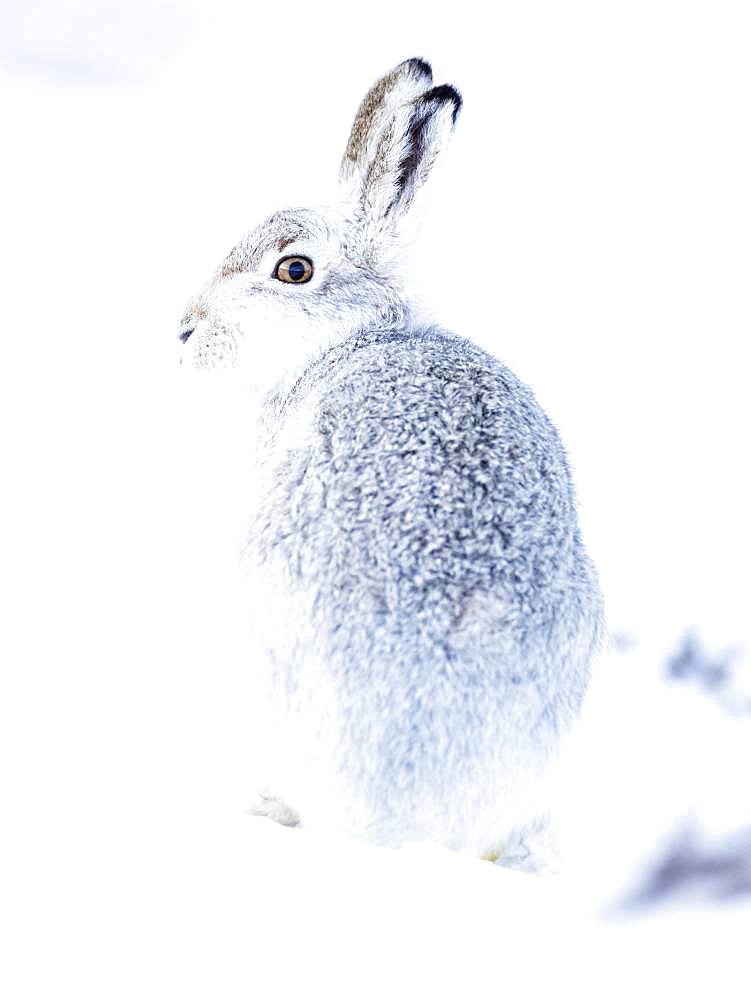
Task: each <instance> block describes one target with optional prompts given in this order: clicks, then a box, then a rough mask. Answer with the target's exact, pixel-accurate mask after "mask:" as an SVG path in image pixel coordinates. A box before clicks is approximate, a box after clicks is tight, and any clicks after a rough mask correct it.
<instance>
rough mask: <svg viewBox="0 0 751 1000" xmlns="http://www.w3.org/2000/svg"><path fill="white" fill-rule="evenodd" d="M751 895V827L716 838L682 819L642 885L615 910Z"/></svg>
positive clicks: (748, 896)
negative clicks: (704, 833)
mask: <svg viewBox="0 0 751 1000" xmlns="http://www.w3.org/2000/svg"><path fill="white" fill-rule="evenodd" d="M741 897H746V898H749V899H751V826H748V827H744V828H742V829H740V830H736V831H734V832H732V833H729V834H726V835H725V836H723V837H720V838H709V837H707V836H703V835H702V834H701V833H700V832H699V830H698V829H697V828H696V826H695V825H691V824H686V825H684V826H683V827H681V828H680V829H679V830H678V831H677V832H676V834H675V835H674V836H673V837H672V838H671V841H670V843H669V844H668V846H667V848H666V849H665V850H664V851H663V853H662V855H661V856H660V857H659V858H658V860H657V861H656V862H654V863H653V865H652V866H651V869H650V871H649V872H648V874H647V875H646V876H645V878H644V879H643V880H642V883H641V885H640V886H639V887H638V888H637V889H636V890H634V891H633V892H632V893H630V894H629V895H628V896H627V897H626V899H625V900H624V901H623V903H622V904H621V906H620V907H619V910H620V911H621V912H623V911H624V910H634V909H643V908H644V907H647V906H652V905H654V904H657V903H664V902H679V901H680V902H692V901H695V902H714V903H717V902H725V901H730V900H736V899H739V898H741Z"/></svg>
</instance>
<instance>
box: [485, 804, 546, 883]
mask: <svg viewBox="0 0 751 1000" xmlns="http://www.w3.org/2000/svg"><path fill="white" fill-rule="evenodd" d="M483 860H484V861H492V862H493V863H494V864H497V865H500V866H502V867H503V868H514V869H516V870H517V871H522V872H531V873H532V874H534V875H555V874H557V872H558V871H559V870H560V856H559V853H558V844H557V841H556V837H555V833H554V831H553V825H552V823H551V820H550V816H549V814H548V813H542V814H541V815H539V816H537V817H535V819H533V820H531V821H530V822H529V823H525V824H524V825H523V826H518V827H514V829H513V830H511V832H510V833H509V834H508V836H506V837H504V838H503V840H502V841H500V842H499V844H498V846H497V848H495V849H494V850H491V851H488V852H487V853H486V854H484V855H483Z"/></svg>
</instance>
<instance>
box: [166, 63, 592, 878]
mask: <svg viewBox="0 0 751 1000" xmlns="http://www.w3.org/2000/svg"><path fill="white" fill-rule="evenodd" d="M460 107H461V98H460V97H459V95H458V93H457V92H456V91H455V90H454V89H453V88H452V87H448V86H441V87H433V86H432V77H431V72H430V67H429V66H428V65H427V63H425V62H423V61H422V60H418V59H412V60H408V61H407V62H405V63H402V64H400V66H397V67H396V68H395V69H394V70H392V72H391V73H389V74H387V75H386V76H385V77H384V78H383V79H382V80H380V81H378V83H377V84H376V85H375V86H374V87H373V88H371V90H370V91H369V92H368V94H367V95H366V97H365V99H364V100H363V102H362V104H361V106H360V109H359V111H358V113H357V116H356V119H355V123H354V125H353V129H352V134H351V136H350V140H349V142H348V145H347V150H346V152H345V156H344V160H343V163H342V168H341V174H340V179H341V193H340V196H339V198H338V201H337V202H336V203H335V204H334V205H333V206H327V207H324V208H319V209H315V210H312V209H306V210H300V209H297V210H290V211H285V212H278V213H276V214H274V215H272V216H271V217H270V218H269V219H267V220H266V221H265V222H264V223H262V224H261V225H260V226H259V227H258V228H257V229H256V230H254V231H253V232H252V233H251V234H250V235H249V236H248V237H246V239H245V240H243V241H242V242H241V243H240V244H239V245H238V246H237V247H236V248H235V249H234V250H233V251H232V253H231V254H230V255H229V256H228V257H227V258H226V260H225V261H224V263H223V264H222V266H221V267H220V269H219V270H218V272H217V274H216V275H215V276H214V278H213V279H212V280H211V281H210V282H209V283H208V285H207V286H206V288H205V289H204V290H203V292H202V293H200V295H198V296H197V297H196V298H195V299H194V300H193V301H192V302H191V304H190V306H189V308H188V310H187V312H186V314H185V316H184V318H183V329H182V339H183V340H184V342H185V352H186V357H187V359H188V360H189V361H190V362H191V363H192V364H193V366H194V367H197V368H213V367H217V366H228V365H229V366H236V367H239V368H241V369H243V371H244V372H245V373H246V374H247V376H248V379H249V381H250V382H251V383H252V384H253V390H254V392H255V394H256V396H257V398H258V400H259V406H260V411H259V412H260V418H259V422H258V427H257V429H256V431H255V443H256V450H255V459H254V461H255V468H254V496H253V501H252V510H251V511H249V520H248V531H247V539H246V543H245V545H244V548H243V553H242V559H243V567H244V571H245V575H246V579H247V581H248V585H249V593H252V595H253V597H252V600H251V599H249V600H248V616H249V621H250V623H251V626H252V632H253V636H254V641H255V645H256V649H257V656H256V661H255V662H254V663H252V664H249V669H252V670H253V671H254V672H255V673H256V675H257V677H258V679H259V681H260V686H261V688H262V689H263V690H264V693H265V694H264V696H265V697H266V698H267V699H268V702H267V703H268V711H269V713H273V718H274V724H273V726H271V727H270V730H271V732H272V733H273V738H274V744H273V746H271V745H270V746H269V749H268V754H267V760H268V768H269V773H268V787H267V788H265V789H263V790H259V791H261V792H262V794H261V798H260V799H259V802H258V804H257V806H256V810H257V811H259V812H263V813H265V814H267V815H270V816H272V817H273V818H275V819H277V820H279V821H280V822H284V823H289V824H292V823H296V822H298V821H301V822H302V823H303V824H306V825H310V826H312V827H318V828H328V829H336V830H339V831H342V832H346V833H349V834H353V835H358V836H363V837H368V838H370V839H373V840H376V841H378V842H382V843H389V844H398V843H401V842H404V841H406V840H410V839H429V840H435V841H437V842H439V843H443V844H446V845H448V846H450V847H453V848H457V849H469V850H472V851H474V852H476V853H477V854H479V855H484V856H490V857H493V858H500V860H501V861H502V862H504V863H507V864H517V865H519V866H520V867H543V866H544V865H545V864H546V863H547V860H546V858H545V857H544V855H545V854H546V851H547V848H546V847H541V846H538V845H541V844H543V842H544V841H545V840H546V836H547V832H546V827H545V818H544V817H545V779H546V775H547V773H548V769H549V765H550V764H551V762H552V760H553V758H554V756H555V752H556V749H557V747H558V745H559V741H560V738H561V736H562V735H563V734H564V733H565V732H566V730H568V729H569V727H570V726H571V724H572V723H573V722H574V720H575V719H576V716H577V714H578V712H579V708H580V705H581V702H582V698H583V697H584V694H585V690H586V687H587V683H588V678H589V672H590V664H591V661H592V657H593V654H594V651H595V649H596V647H597V645H598V642H599V640H600V636H601V633H602V608H601V598H600V593H599V589H598V585H597V580H596V575H595V572H594V569H593V567H592V564H591V562H590V560H589V559H588V557H587V555H586V552H585V549H584V546H583V544H582V540H581V537H580V533H579V528H578V525H577V514H576V504H575V498H574V490H573V486H572V482H571V476H570V472H569V468H568V464H567V461H566V456H565V453H564V450H563V447H562V445H561V443H560V440H559V437H558V434H557V433H556V430H555V428H554V427H553V425H552V424H551V422H550V420H549V419H548V418H547V416H546V415H545V414H544V413H543V412H542V410H541V409H540V407H539V406H538V404H537V403H536V401H535V399H534V397H533V395H532V393H531V391H530V390H529V389H528V388H527V387H526V386H524V385H523V384H522V383H521V382H519V380H518V379H517V378H516V377H515V376H514V375H513V374H512V373H511V372H510V371H509V370H508V369H507V368H505V367H504V366H503V365H502V364H501V363H500V362H499V361H497V360H496V359H494V358H493V357H491V356H490V355H488V354H487V353H486V352H484V351H482V350H481V349H479V348H478V347H476V346H475V345H474V344H472V343H471V342H469V341H467V340H465V339H462V338H461V337H459V336H457V335H455V334H454V333H451V332H449V331H447V330H444V329H442V328H440V327H438V326H431V325H423V324H419V323H418V322H417V321H416V320H415V319H413V316H414V310H413V308H412V306H411V304H410V297H409V294H408V291H407V282H406V281H405V279H404V276H403V273H402V268H403V262H404V259H405V249H406V246H407V243H408V241H409V238H410V235H411V232H412V230H413V224H414V219H415V218H416V215H417V211H418V208H417V207H416V206H417V204H418V203H419V202H420V201H421V194H422V189H423V186H424V184H425V182H426V180H427V179H428V177H429V175H430V172H431V170H432V168H433V165H434V163H435V162H436V160H437V158H438V157H439V155H440V153H441V152H442V150H443V148H444V147H445V145H446V143H447V142H448V140H449V137H450V134H451V132H452V129H453V126H454V123H455V120H456V117H457V114H458V112H459V109H460ZM288 256H301V257H305V258H308V259H309V260H311V261H312V262H313V267H314V272H313V277H312V278H311V280H310V281H308V282H306V283H304V284H300V285H294V284H288V283H284V282H282V281H280V280H278V278H277V277H275V274H276V264H277V262H278V261H279V259H282V258H284V257H288ZM488 320H489V322H493V321H494V318H493V317H492V316H489V317H488Z"/></svg>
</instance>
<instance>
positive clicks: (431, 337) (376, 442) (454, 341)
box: [300, 327, 567, 485]
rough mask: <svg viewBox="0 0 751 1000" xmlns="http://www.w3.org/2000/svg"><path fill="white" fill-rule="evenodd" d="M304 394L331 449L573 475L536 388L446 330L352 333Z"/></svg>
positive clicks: (310, 378) (318, 367)
mask: <svg viewBox="0 0 751 1000" xmlns="http://www.w3.org/2000/svg"><path fill="white" fill-rule="evenodd" d="M305 383H307V384H305ZM300 392H301V396H302V397H303V398H306V399H307V400H308V403H309V405H310V409H309V410H308V412H309V415H310V416H311V417H312V418H313V419H314V421H315V426H316V431H317V433H318V435H319V436H320V438H322V439H324V441H325V443H327V445H328V446H329V448H328V449H327V450H333V451H337V450H341V451H349V452H354V453H358V452H362V451H363V450H366V451H369V452H370V454H371V455H372V457H373V460H374V461H375V460H377V456H378V455H379V453H382V454H386V455H389V456H392V457H393V454H394V450H396V451H398V452H400V453H402V454H403V455H404V457H405V458H407V457H410V455H413V454H415V453H422V454H423V458H424V459H426V460H428V459H430V457H431V456H432V459H430V460H431V464H433V465H436V464H437V465H438V466H439V467H440V468H441V469H442V470H443V472H444V473H446V472H449V471H450V470H451V468H452V467H457V466H461V467H463V469H464V471H465V472H470V471H472V472H474V471H476V472H477V473H478V474H480V475H481V476H482V475H484V473H485V472H495V473H496V474H497V475H504V476H505V475H507V474H511V475H512V478H513V477H514V476H518V475H519V474H520V471H522V470H523V471H524V473H525V474H528V475H533V477H534V478H536V477H537V476H538V475H543V476H545V475H548V474H552V475H560V476H563V477H564V478H565V476H566V475H567V471H566V460H565V455H564V452H563V448H562V446H561V443H560V440H559V438H558V435H557V433H556V431H555V428H554V427H553V425H552V423H551V422H550V420H549V419H548V417H547V416H546V415H545V413H544V412H543V410H542V409H541V407H540V406H539V405H538V403H537V402H536V400H535V398H534V395H533V394H532V392H531V390H530V389H529V388H528V387H527V386H525V385H524V384H523V383H522V382H520V381H519V379H518V378H517V377H516V376H515V375H514V374H513V373H512V372H511V371H510V370H509V369H508V368H506V367H505V366H504V365H503V364H501V362H499V361H498V360H496V359H495V358H494V357H492V356H491V355H489V354H488V353H486V352H485V351H483V350H482V349H481V348H479V347H477V346H476V345H475V344H472V343H471V342H470V341H467V340H464V339H463V338H461V337H458V336H456V335H454V334H452V333H450V332H448V331H446V330H443V329H440V328H435V327H427V328H423V329H417V330H403V331H384V332H371V333H368V334H359V335H357V336H354V337H351V338H350V339H349V340H347V341H345V342H344V343H342V344H340V345H338V346H337V347H336V348H334V349H333V350H331V351H329V352H327V353H326V354H325V355H324V356H323V357H322V358H320V359H319V361H318V362H317V363H316V364H315V365H314V366H312V367H311V369H310V370H309V372H308V373H307V376H306V379H304V380H303V384H301V386H300ZM512 467H513V468H512ZM561 485H562V484H561Z"/></svg>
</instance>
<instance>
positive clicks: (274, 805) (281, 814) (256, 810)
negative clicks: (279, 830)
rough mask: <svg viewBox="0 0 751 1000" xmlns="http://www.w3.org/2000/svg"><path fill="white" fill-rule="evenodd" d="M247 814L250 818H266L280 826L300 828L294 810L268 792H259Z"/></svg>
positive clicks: (298, 819)
mask: <svg viewBox="0 0 751 1000" xmlns="http://www.w3.org/2000/svg"><path fill="white" fill-rule="evenodd" d="M248 813H249V814H250V815H251V816H268V818H269V819H273V820H274V822H275V823H281V825H282V826H300V817H299V816H298V815H297V813H296V812H295V810H294V809H292V808H291V807H290V806H288V805H287V803H286V802H282V800H281V799H278V798H277V797H276V796H275V795H272V794H271V793H270V792H260V793H259V795H258V798H257V799H256V801H255V802H254V803H253V804H252V805H251V807H250V809H248Z"/></svg>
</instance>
